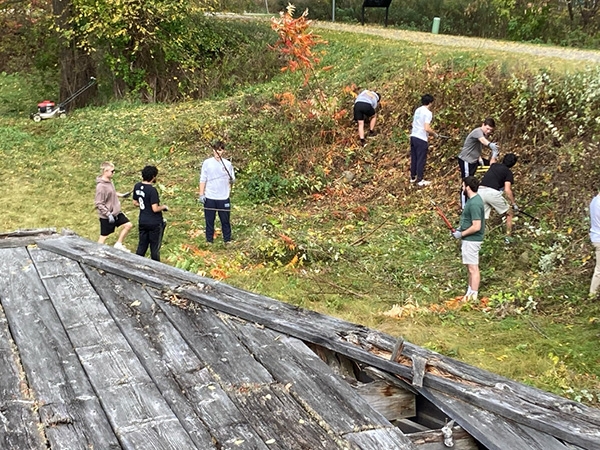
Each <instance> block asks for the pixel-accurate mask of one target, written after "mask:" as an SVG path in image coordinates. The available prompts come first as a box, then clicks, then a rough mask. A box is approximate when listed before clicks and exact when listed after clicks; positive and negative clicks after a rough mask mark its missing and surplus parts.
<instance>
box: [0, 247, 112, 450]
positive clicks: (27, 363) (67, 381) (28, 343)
mask: <svg viewBox="0 0 600 450" xmlns="http://www.w3.org/2000/svg"><path fill="white" fill-rule="evenodd" d="M0 273H2V275H3V276H2V277H0V299H2V306H3V308H4V311H5V314H6V317H7V319H8V323H9V326H10V329H11V333H12V337H13V339H14V341H15V343H16V345H17V346H18V349H19V355H20V358H21V361H22V364H23V368H24V371H25V374H26V376H27V380H28V381H29V385H30V386H31V388H32V391H33V396H34V397H35V399H36V401H37V402H38V405H39V415H40V418H41V421H42V425H43V430H44V433H45V436H46V437H47V439H48V442H49V444H50V446H51V448H53V449H65V450H66V449H68V450H76V449H82V450H83V449H89V448H106V449H116V448H120V445H119V443H118V441H117V439H116V437H115V435H114V433H113V431H112V429H111V427H110V425H109V423H108V421H107V419H106V416H105V414H104V411H103V410H102V408H101V406H100V403H99V401H98V399H97V397H96V395H95V393H94V390H93V389H92V386H91V385H90V383H89V380H88V378H87V375H86V373H85V371H84V369H83V367H82V366H81V363H80V362H79V360H78V358H77V356H76V355H75V353H74V351H73V348H72V346H71V344H70V341H69V338H68V336H67V334H66V332H65V330H64V328H63V326H62V323H61V321H60V319H59V317H58V315H57V314H56V310H55V309H54V307H53V305H52V303H51V302H50V300H49V297H48V295H47V292H46V290H45V289H44V286H43V285H42V282H41V280H40V278H39V276H38V272H37V270H36V268H35V266H34V265H33V262H32V260H31V258H30V255H29V253H28V252H27V250H26V249H25V248H14V249H0ZM43 448H45V447H43Z"/></svg>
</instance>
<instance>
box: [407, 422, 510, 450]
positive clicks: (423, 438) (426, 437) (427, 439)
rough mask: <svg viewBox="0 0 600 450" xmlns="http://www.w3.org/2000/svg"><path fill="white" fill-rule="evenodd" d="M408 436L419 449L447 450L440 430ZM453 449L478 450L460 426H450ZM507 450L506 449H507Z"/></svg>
mask: <svg viewBox="0 0 600 450" xmlns="http://www.w3.org/2000/svg"><path fill="white" fill-rule="evenodd" d="M408 438H409V439H410V440H411V441H412V442H413V444H415V446H416V447H417V448H418V449H419V450H447V449H448V446H446V445H445V444H444V435H443V433H442V431H441V430H428V431H423V432H419V433H413V434H409V435H408ZM452 443H453V445H452V449H453V450H478V449H479V446H478V445H477V442H476V441H475V439H473V438H472V437H471V435H470V434H469V433H467V432H466V431H465V430H463V429H462V428H461V427H458V426H455V427H453V428H452ZM507 450H508V449H507Z"/></svg>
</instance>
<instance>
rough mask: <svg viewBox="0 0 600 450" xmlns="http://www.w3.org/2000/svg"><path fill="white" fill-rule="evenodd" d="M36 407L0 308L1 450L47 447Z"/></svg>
mask: <svg viewBox="0 0 600 450" xmlns="http://www.w3.org/2000/svg"><path fill="white" fill-rule="evenodd" d="M1 295H2V294H1V293H0V298H1ZM35 407H36V405H35V401H34V398H33V396H32V395H31V393H30V391H29V387H28V385H27V379H26V378H25V373H23V370H22V367H21V361H20V359H19V353H18V351H17V348H16V346H15V345H14V341H13V340H12V337H11V335H10V330H9V329H8V323H7V320H6V316H5V315H4V310H3V309H2V308H0V423H1V424H2V426H0V448H2V449H3V450H22V449H30V448H42V445H45V443H44V444H42V443H43V442H44V441H45V437H44V435H43V433H40V432H39V431H38V426H39V424H40V419H39V416H38V415H37V414H36V413H35V412H34V408H35Z"/></svg>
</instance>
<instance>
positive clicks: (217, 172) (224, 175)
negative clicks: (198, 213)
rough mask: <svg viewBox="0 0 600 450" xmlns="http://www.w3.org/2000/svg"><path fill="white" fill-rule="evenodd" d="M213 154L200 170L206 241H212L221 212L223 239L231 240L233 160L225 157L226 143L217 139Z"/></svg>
mask: <svg viewBox="0 0 600 450" xmlns="http://www.w3.org/2000/svg"><path fill="white" fill-rule="evenodd" d="M212 147H213V156H212V158H208V159H206V160H205V161H204V162H203V163H202V169H201V170H200V189H199V195H200V197H199V201H200V202H201V203H202V204H203V205H204V219H205V222H206V242H209V243H212V242H213V240H214V235H215V218H216V216H217V213H218V214H219V221H220V222H221V230H222V231H223V241H224V242H225V243H228V242H230V241H231V223H230V221H229V219H230V215H231V202H230V200H229V195H230V193H231V186H232V185H233V183H234V181H235V173H234V171H233V166H232V164H231V162H229V161H228V160H227V159H225V158H223V152H224V151H225V144H224V143H223V142H222V141H217V142H215V143H214V144H213V146H212Z"/></svg>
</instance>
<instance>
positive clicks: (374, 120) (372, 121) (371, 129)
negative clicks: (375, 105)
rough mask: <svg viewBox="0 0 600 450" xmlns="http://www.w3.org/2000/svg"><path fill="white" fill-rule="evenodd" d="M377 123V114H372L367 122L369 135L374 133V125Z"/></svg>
mask: <svg viewBox="0 0 600 450" xmlns="http://www.w3.org/2000/svg"><path fill="white" fill-rule="evenodd" d="M376 123H377V114H373V115H372V116H371V119H370V120H369V133H372V132H374V131H375V124H376Z"/></svg>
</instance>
